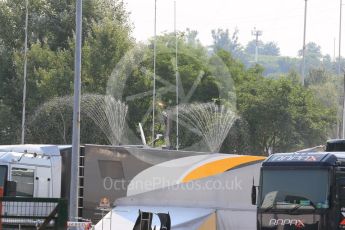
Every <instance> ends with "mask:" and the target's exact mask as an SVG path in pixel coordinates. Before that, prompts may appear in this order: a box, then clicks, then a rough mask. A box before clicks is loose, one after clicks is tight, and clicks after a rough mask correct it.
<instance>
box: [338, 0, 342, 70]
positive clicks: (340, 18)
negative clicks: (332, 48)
mask: <svg viewBox="0 0 345 230" xmlns="http://www.w3.org/2000/svg"><path fill="white" fill-rule="evenodd" d="M342 9H343V0H340V14H339V55H338V75H340V74H341V27H342V25H341V24H342Z"/></svg>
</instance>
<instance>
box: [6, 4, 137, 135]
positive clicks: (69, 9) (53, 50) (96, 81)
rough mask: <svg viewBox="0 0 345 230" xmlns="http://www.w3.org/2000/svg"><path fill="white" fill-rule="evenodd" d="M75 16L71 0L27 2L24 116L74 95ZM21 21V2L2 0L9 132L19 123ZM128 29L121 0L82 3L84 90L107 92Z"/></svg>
mask: <svg viewBox="0 0 345 230" xmlns="http://www.w3.org/2000/svg"><path fill="white" fill-rule="evenodd" d="M74 15H75V1H69V0H63V1H53V0H32V1H30V5H29V28H28V30H29V39H28V40H29V42H28V43H29V45H28V48H29V50H28V74H27V76H28V78H27V115H28V116H29V115H31V114H33V113H34V111H35V110H36V109H37V108H38V106H39V105H40V104H42V103H43V102H45V101H48V100H50V99H52V98H53V97H56V96H64V95H66V94H71V93H72V89H73V68H74V67H73V65H74V61H73V55H74V39H73V36H74V27H75V16H74ZM24 21H25V1H20V0H13V1H0V80H1V83H2V84H1V86H0V102H1V104H2V105H3V106H4V107H5V108H6V111H8V110H9V111H10V113H11V115H12V118H13V119H11V123H10V124H7V126H8V127H10V128H9V129H8V130H9V131H8V132H13V133H12V134H9V136H13V135H16V134H17V131H16V130H18V128H17V127H18V124H20V121H21V111H22V109H21V108H22V103H21V101H22V87H23V78H22V74H23V43H24ZM130 32H131V27H130V24H129V21H128V13H127V12H126V10H125V8H124V4H123V2H122V1H119V0H116V1H110V0H105V1H104V0H95V1H85V2H84V4H83V39H84V40H83V57H82V60H83V63H82V65H83V66H82V74H83V75H82V79H83V81H82V82H83V86H82V88H83V92H85V91H87V92H104V91H105V88H106V87H105V85H106V80H105V79H107V77H108V75H109V74H110V73H111V71H112V69H113V68H114V67H115V64H116V63H117V61H118V60H119V59H120V58H121V56H122V55H123V54H124V53H125V52H126V50H128V49H129V47H130V45H131V44H132V42H133V39H132V38H131V37H130ZM102 62H103V63H102ZM11 141H14V139H11Z"/></svg>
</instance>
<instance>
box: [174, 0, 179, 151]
mask: <svg viewBox="0 0 345 230" xmlns="http://www.w3.org/2000/svg"><path fill="white" fill-rule="evenodd" d="M174 31H175V60H176V61H175V71H176V72H175V78H176V150H178V149H179V90H178V85H179V82H178V62H177V45H178V39H177V30H176V1H174Z"/></svg>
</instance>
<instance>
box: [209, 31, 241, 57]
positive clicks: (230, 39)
mask: <svg viewBox="0 0 345 230" xmlns="http://www.w3.org/2000/svg"><path fill="white" fill-rule="evenodd" d="M211 33H212V38H213V49H214V50H215V51H218V50H220V49H223V50H226V51H228V52H230V53H231V54H232V55H233V56H234V57H235V58H241V57H243V47H242V45H241V44H240V43H239V41H238V33H239V30H238V29H235V31H234V32H233V34H232V35H230V33H229V30H228V29H226V30H223V29H217V30H212V31H211Z"/></svg>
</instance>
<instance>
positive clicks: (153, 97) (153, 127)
mask: <svg viewBox="0 0 345 230" xmlns="http://www.w3.org/2000/svg"><path fill="white" fill-rule="evenodd" d="M156 28H157V0H155V18H154V41H153V95H152V143H153V145H154V140H155V110H156V49H157V31H156Z"/></svg>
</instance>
